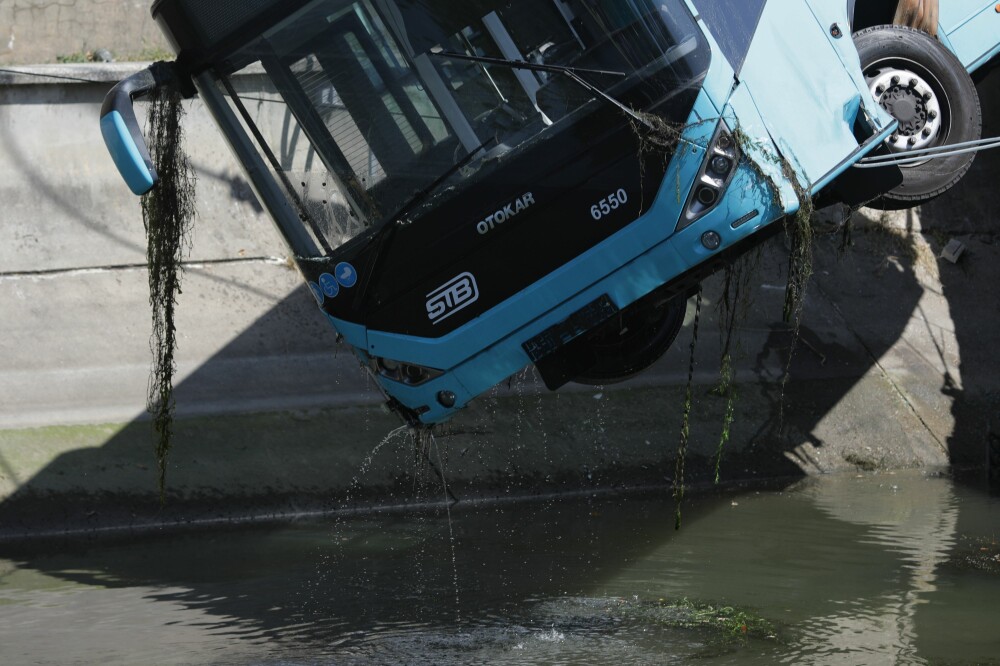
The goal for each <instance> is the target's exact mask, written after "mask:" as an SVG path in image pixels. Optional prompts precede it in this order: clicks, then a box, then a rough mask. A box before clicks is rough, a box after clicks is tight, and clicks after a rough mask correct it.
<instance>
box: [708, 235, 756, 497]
mask: <svg viewBox="0 0 1000 666" xmlns="http://www.w3.org/2000/svg"><path fill="white" fill-rule="evenodd" d="M760 260H761V249H760V246H757V247H756V248H754V249H753V250H751V251H750V252H748V253H747V254H745V255H743V256H741V257H740V258H739V259H737V260H736V261H735V262H733V263H731V264H728V265H727V266H726V268H725V271H724V273H723V283H722V296H721V298H720V299H719V305H718V308H717V309H718V312H719V340H720V343H721V348H720V350H719V384H718V386H717V387H716V389H715V392H716V393H717V394H718V395H719V396H720V397H722V398H723V399H725V401H726V407H725V411H724V412H723V416H722V433H721V434H720V435H719V444H718V446H717V447H716V451H715V482H716V483H718V482H719V476H720V468H721V466H722V453H723V450H724V449H725V446H726V444H727V443H728V442H729V436H730V428H731V427H732V425H733V421H734V420H735V417H736V400H737V399H738V397H739V395H738V391H737V388H736V384H735V377H734V370H733V365H734V363H735V361H737V360H739V359H740V358H741V357H742V355H743V345H742V341H741V340H740V338H739V336H738V335H737V334H736V331H737V329H738V328H739V326H740V325H741V324H743V323H744V322H746V320H747V318H748V317H749V316H750V309H751V308H752V307H753V295H754V290H753V286H754V284H755V282H756V278H757V275H758V274H759V271H760Z"/></svg>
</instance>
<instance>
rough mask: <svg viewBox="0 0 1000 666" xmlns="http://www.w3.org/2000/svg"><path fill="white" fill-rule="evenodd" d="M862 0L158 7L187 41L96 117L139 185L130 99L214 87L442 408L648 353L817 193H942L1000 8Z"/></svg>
mask: <svg viewBox="0 0 1000 666" xmlns="http://www.w3.org/2000/svg"><path fill="white" fill-rule="evenodd" d="M861 4H862V5H863V6H859V7H857V8H855V6H854V5H855V3H854V2H853V0H850V1H848V0H841V1H836V0H832V1H831V0H246V1H245V2H238V3H237V2H202V1H200V0H157V1H156V2H155V3H154V4H153V7H152V13H153V16H154V18H155V20H156V21H157V22H158V24H159V25H160V27H161V28H162V30H163V32H164V33H165V34H166V36H167V37H168V39H169V41H170V43H171V44H172V46H173V48H174V49H175V51H176V53H177V59H176V61H175V62H173V63H169V64H166V63H158V64H156V65H154V66H152V67H151V68H149V69H148V70H145V71H143V72H139V73H138V74H136V75H134V76H133V77H130V78H129V79H126V80H125V81H123V82H121V83H120V84H119V85H118V86H117V87H116V88H115V89H114V90H112V92H111V93H110V94H109V95H108V98H107V100H106V103H105V105H104V108H103V110H102V118H101V126H102V131H103V132H104V136H105V139H106V142H107V144H108V147H109V149H110V151H111V153H112V156H113V157H114V158H115V160H116V163H117V165H118V167H119V169H120V171H121V173H122V175H123V177H124V179H125V181H126V182H127V183H128V185H129V187H130V188H131V189H132V190H133V191H134V192H136V193H137V194H142V193H144V192H146V191H148V190H149V189H150V188H152V187H154V186H155V182H156V178H157V177H156V172H155V168H154V166H153V165H152V164H151V161H150V159H149V153H148V150H147V148H146V145H145V141H144V139H143V137H142V134H141V131H140V130H139V126H138V124H137V123H136V120H135V115H134V111H133V110H132V101H133V100H134V99H135V98H137V97H139V96H141V95H143V94H146V93H149V92H150V91H152V90H154V89H155V88H157V87H160V86H175V87H176V88H177V89H179V90H181V91H182V92H183V93H184V94H185V95H188V96H193V95H197V96H198V97H199V98H200V99H201V100H202V102H203V103H204V105H205V107H206V108H207V109H208V111H209V112H210V113H211V114H212V116H213V117H214V120H215V121H216V123H217V124H218V127H219V130H220V131H221V132H222V134H223V135H224V136H225V138H226V140H227V142H228V144H229V145H230V146H231V148H232V150H233V153H234V155H235V156H236V158H237V159H238V161H239V162H240V164H241V165H242V166H243V168H244V170H245V174H246V177H247V178H248V180H249V182H250V183H251V184H252V186H253V188H254V190H255V192H256V194H257V196H258V198H259V200H260V202H261V204H262V205H263V206H264V207H265V208H266V210H267V211H268V212H269V214H270V216H271V217H272V219H273V220H274V222H275V224H276V225H277V228H278V229H279V231H280V232H281V234H282V236H283V237H284V239H285V240H286V241H287V244H288V246H289V248H290V250H291V253H292V254H293V256H294V257H295V260H296V263H297V265H298V267H299V269H300V271H301V273H302V275H303V276H304V279H305V281H306V282H307V283H308V285H309V287H310V289H311V291H312V293H313V295H314V296H315V298H316V302H317V304H318V305H319V309H320V310H321V312H322V313H323V315H325V316H326V318H327V319H328V320H329V322H330V324H331V325H332V326H333V327H334V328H335V329H336V331H337V332H338V334H339V336H340V338H341V339H342V340H343V341H344V342H346V343H347V344H349V345H350V346H351V347H352V348H353V350H354V352H355V354H356V355H357V357H358V359H359V361H360V362H361V364H362V365H363V366H364V367H365V368H367V369H368V370H369V371H370V373H371V374H372V376H373V377H374V378H375V379H376V380H377V381H378V384H379V386H380V387H381V389H382V390H383V391H384V393H385V395H386V398H387V400H388V403H389V404H390V406H391V407H392V408H393V409H394V410H395V411H396V412H397V413H399V414H400V415H401V416H402V417H403V418H404V419H405V420H406V421H407V422H408V423H410V424H412V425H418V424H433V423H439V422H442V421H445V420H447V419H448V418H449V417H450V416H451V415H452V414H454V413H455V412H456V411H457V410H460V409H462V408H463V407H464V406H465V405H466V404H468V403H469V401H471V400H473V399H474V398H475V397H476V396H477V395H480V394H481V393H483V392H484V391H486V390H488V389H490V388H491V387H493V386H494V385H495V384H497V383H498V382H500V381H502V380H503V379H505V378H507V377H509V376H511V375H513V374H514V373H517V372H519V371H520V370H522V369H523V368H525V367H526V366H528V365H529V364H533V365H534V366H535V367H536V368H537V370H538V372H539V373H540V375H541V377H542V378H543V379H544V381H545V383H546V385H547V386H548V387H549V388H551V389H555V388H557V387H559V386H561V385H563V384H565V383H567V382H583V383H592V384H604V383H610V382H614V381H618V380H621V379H624V378H627V377H629V376H631V375H634V374H635V373H638V372H640V371H642V370H643V369H644V368H646V367H648V366H649V365H650V364H651V363H653V362H654V361H656V360H657V359H658V358H659V357H660V356H661V355H662V354H663V353H664V351H665V350H666V349H667V348H668V347H669V345H670V344H671V343H672V342H673V340H674V338H675V336H676V335H677V332H678V330H679V328H680V326H681V323H682V320H683V316H684V311H685V301H686V299H687V297H688V296H689V295H690V294H691V293H692V290H693V289H694V288H696V286H697V285H698V283H699V282H700V281H701V280H703V279H704V278H705V277H706V276H707V275H708V274H710V273H711V272H713V271H715V270H717V269H718V268H719V267H720V266H723V265H725V263H726V262H727V261H732V260H733V258H734V257H737V256H739V255H740V254H741V253H742V252H744V251H745V250H746V249H747V248H749V247H751V246H752V245H754V244H756V243H758V242H760V240H762V239H763V238H765V237H767V236H768V235H769V234H770V233H773V231H774V230H776V229H778V228H780V227H781V225H780V224H776V222H779V221H781V220H783V219H786V218H787V217H788V216H791V215H794V214H795V213H796V212H797V211H798V210H800V207H802V206H803V205H809V204H810V202H811V200H812V199H813V198H819V199H822V200H823V201H827V202H843V203H847V204H849V205H859V204H862V203H866V202H867V203H871V202H876V203H877V204H878V205H882V206H886V207H894V208H899V207H908V206H913V205H916V204H919V203H920V202H923V201H926V200H929V199H931V198H933V197H935V196H938V195H940V194H941V193H942V192H944V191H946V190H947V189H948V188H950V187H951V186H952V185H954V184H955V183H956V182H957V181H958V180H959V179H960V178H961V177H962V175H963V174H964V173H965V171H966V170H967V169H968V168H969V165H970V163H971V161H972V159H973V156H974V151H975V150H976V149H977V148H979V147H981V146H982V143H983V142H982V140H981V137H980V128H981V122H980V110H979V102H978V98H977V96H976V89H975V87H974V85H973V81H972V78H971V75H975V74H976V73H977V72H981V71H984V70H985V68H987V67H989V66H991V65H992V64H994V63H995V61H996V56H997V54H998V52H1000V6H998V5H996V4H995V3H994V2H993V1H992V0H991V1H990V2H986V0H944V1H943V3H942V4H941V6H940V9H938V7H937V3H936V2H934V1H933V0H926V1H925V2H924V3H922V5H926V6H929V7H933V12H932V13H930V14H926V13H925V14H924V15H923V16H922V17H921V18H919V20H922V21H923V24H922V25H921V27H922V29H920V28H914V27H908V26H901V25H892V23H893V21H894V19H896V20H897V22H898V14H899V13H900V11H902V10H903V9H905V7H903V6H897V3H896V2H895V0H892V1H889V0H885V1H884V2H880V1H878V0H871V1H869V2H866V3H861ZM903 4H904V5H906V4H911V5H912V4H916V3H911V2H908V0H903ZM903 13H905V11H904V12H903ZM918 25H920V24H919V21H918ZM932 33H933V34H932Z"/></svg>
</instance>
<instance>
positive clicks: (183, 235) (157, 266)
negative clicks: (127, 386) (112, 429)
mask: <svg viewBox="0 0 1000 666" xmlns="http://www.w3.org/2000/svg"><path fill="white" fill-rule="evenodd" d="M183 113H184V111H183V107H182V106H181V95H180V93H179V92H177V91H176V90H174V89H173V88H171V87H169V86H165V87H162V88H160V89H158V90H156V91H155V92H153V93H152V95H151V96H150V103H149V116H148V135H149V152H150V156H151V157H152V160H153V164H154V165H155V167H156V170H157V173H158V174H159V183H158V184H157V186H156V187H154V188H153V189H152V190H151V191H150V192H149V193H148V194H146V195H144V196H143V198H142V219H143V225H144V226H145V228H146V261H147V264H148V267H149V305H150V307H151V309H152V314H153V332H152V336H151V338H150V350H151V351H152V352H153V366H152V370H151V372H150V377H149V391H148V395H147V401H146V408H147V409H148V410H149V413H150V414H151V415H152V417H153V440H154V448H155V452H156V462H157V468H158V472H159V489H160V499H161V501H163V499H164V494H165V486H166V472H167V455H168V453H169V451H170V445H171V438H172V434H173V416H174V395H173V391H174V387H173V380H174V373H175V371H176V363H175V361H174V351H175V349H176V348H177V337H176V328H175V326H174V308H175V306H176V304H177V295H178V294H179V293H180V292H181V287H180V278H181V271H182V267H181V260H182V255H183V251H184V249H185V247H188V246H189V245H190V241H189V238H188V232H189V231H190V229H191V222H192V220H193V218H194V201H195V190H194V186H195V179H194V174H193V173H192V170H191V164H190V162H189V161H188V158H187V155H186V154H185V153H184V151H183V149H182V148H181V134H182V132H181V117H182V116H183Z"/></svg>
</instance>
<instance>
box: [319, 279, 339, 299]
mask: <svg viewBox="0 0 1000 666" xmlns="http://www.w3.org/2000/svg"><path fill="white" fill-rule="evenodd" d="M319 288H320V289H322V290H323V295H324V296H326V297H327V298H336V297H337V294H339V293H340V285H339V284H337V280H336V279H335V278H334V277H333V276H332V275H330V274H329V273H323V274H322V275H320V276H319Z"/></svg>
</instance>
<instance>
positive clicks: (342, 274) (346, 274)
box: [333, 262, 358, 289]
mask: <svg viewBox="0 0 1000 666" xmlns="http://www.w3.org/2000/svg"><path fill="white" fill-rule="evenodd" d="M333 272H334V273H335V274H336V276H337V282H339V283H340V284H341V286H343V287H345V288H347V289H350V288H351V287H353V286H354V285H356V284H357V283H358V272H357V271H356V270H354V266H351V265H350V264H349V263H347V262H342V263H339V264H337V268H336V269H334V271H333Z"/></svg>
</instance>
